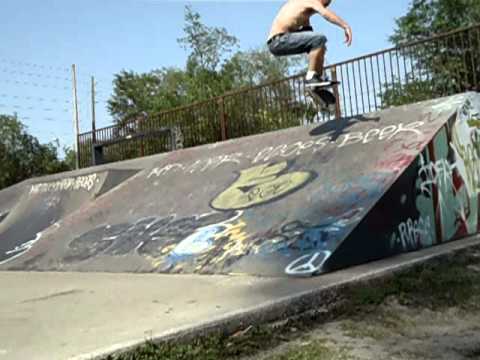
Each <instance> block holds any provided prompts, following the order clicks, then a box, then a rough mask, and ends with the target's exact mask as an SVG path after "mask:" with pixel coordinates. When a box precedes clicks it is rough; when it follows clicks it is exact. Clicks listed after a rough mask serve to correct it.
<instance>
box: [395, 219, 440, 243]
mask: <svg viewBox="0 0 480 360" xmlns="http://www.w3.org/2000/svg"><path fill="white" fill-rule="evenodd" d="M432 231H433V229H432V225H431V219H430V216H427V217H426V218H422V217H420V218H419V219H418V220H412V219H408V220H407V221H405V222H403V223H401V224H400V225H398V234H396V233H394V234H392V237H391V239H390V246H391V247H392V248H395V247H397V246H400V247H401V248H402V249H403V250H415V249H418V248H419V247H426V246H431V245H433V240H432V239H433V233H432Z"/></svg>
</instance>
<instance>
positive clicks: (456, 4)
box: [382, 0, 480, 106]
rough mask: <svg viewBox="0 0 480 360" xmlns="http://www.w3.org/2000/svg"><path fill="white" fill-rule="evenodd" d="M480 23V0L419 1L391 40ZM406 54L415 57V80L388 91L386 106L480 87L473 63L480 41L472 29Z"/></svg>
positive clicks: (415, 0)
mask: <svg viewBox="0 0 480 360" xmlns="http://www.w3.org/2000/svg"><path fill="white" fill-rule="evenodd" d="M475 24H480V1H478V0H413V1H412V3H411V4H410V7H409V9H408V11H407V13H406V14H405V15H404V16H401V17H400V18H398V19H397V20H396V28H395V29H394V32H393V35H392V36H391V37H390V41H392V42H393V43H394V44H395V45H396V46H400V45H402V44H405V43H408V42H412V41H416V40H422V39H427V38H429V37H431V36H433V35H436V34H441V33H446V32H449V31H452V30H456V29H459V28H463V27H468V26H472V25H475ZM403 55H406V56H408V57H410V58H411V59H412V61H413V70H412V72H411V73H410V74H409V75H408V76H409V79H410V81H409V83H408V84H401V83H400V81H397V83H396V84H393V86H391V87H389V88H388V90H387V91H385V92H384V94H382V99H383V103H384V105H385V106H391V105H400V104H405V103H409V102H412V101H420V100H423V99H429V98H435V97H439V96H444V95H450V94H453V93H458V92H464V91H467V90H475V89H477V90H478V89H480V87H479V84H478V81H477V82H476V81H475V79H480V68H479V67H475V66H472V65H471V64H475V63H477V62H478V59H480V43H479V41H478V38H475V36H474V37H473V40H472V35H471V34H469V33H468V32H464V33H459V34H457V35H455V36H454V37H451V38H449V39H448V40H437V41H431V42H429V43H423V44H421V45H418V46H415V47H412V48H408V49H407V50H406V53H404V54H403Z"/></svg>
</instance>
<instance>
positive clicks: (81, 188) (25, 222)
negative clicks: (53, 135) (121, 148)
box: [0, 170, 134, 264]
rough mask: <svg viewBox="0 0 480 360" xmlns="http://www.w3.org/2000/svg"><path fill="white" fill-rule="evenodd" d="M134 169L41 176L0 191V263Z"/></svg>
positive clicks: (30, 245) (113, 185)
mask: <svg viewBox="0 0 480 360" xmlns="http://www.w3.org/2000/svg"><path fill="white" fill-rule="evenodd" d="M133 173H134V172H132V171H123V170H113V171H112V172H108V171H103V172H100V173H91V174H85V175H78V176H71V177H64V178H59V179H56V180H55V178H53V179H52V178H50V179H49V178H44V179H42V180H40V181H41V182H38V180H37V181H36V182H25V183H22V184H19V185H18V186H16V187H12V188H9V189H6V190H4V191H2V192H0V200H1V204H2V205H1V206H2V208H0V264H1V263H6V262H8V261H10V260H13V259H14V258H16V257H19V256H21V255H22V254H23V253H25V252H26V251H28V250H29V249H30V248H31V247H32V246H33V245H34V244H35V243H36V242H37V241H38V240H39V239H40V238H41V236H42V233H43V231H46V230H48V229H49V228H51V227H53V228H56V227H60V226H61V219H62V218H63V217H64V216H66V215H67V214H70V213H73V212H74V211H76V210H78V209H80V208H81V207H82V205H84V204H86V203H89V202H92V201H93V200H94V199H95V198H96V197H97V196H100V195H102V194H103V193H105V192H107V191H109V190H110V189H111V188H113V187H115V186H116V185H117V184H118V183H121V182H122V181H123V180H124V179H126V178H128V177H129V176H131V175H132V174H133Z"/></svg>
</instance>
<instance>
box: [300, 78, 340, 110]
mask: <svg viewBox="0 0 480 360" xmlns="http://www.w3.org/2000/svg"><path fill="white" fill-rule="evenodd" d="M338 84H340V82H339V81H330V84H328V85H323V86H316V87H307V88H306V89H307V93H308V94H309V95H310V97H311V98H312V99H313V101H314V102H315V104H317V105H318V106H319V107H320V111H321V112H322V113H326V114H328V115H333V114H335V109H336V105H337V98H336V97H335V95H333V93H332V92H331V91H329V90H327V89H328V88H332V87H333V86H335V85H338Z"/></svg>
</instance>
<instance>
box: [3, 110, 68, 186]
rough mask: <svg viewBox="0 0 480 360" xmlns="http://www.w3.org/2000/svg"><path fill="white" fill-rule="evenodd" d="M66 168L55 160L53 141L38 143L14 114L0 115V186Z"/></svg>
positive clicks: (55, 153) (56, 158)
mask: <svg viewBox="0 0 480 360" xmlns="http://www.w3.org/2000/svg"><path fill="white" fill-rule="evenodd" d="M57 145H58V144H57ZM66 170H69V166H68V164H67V163H65V162H63V161H61V160H59V159H58V146H56V144H54V143H48V144H40V142H39V141H38V139H37V138H35V137H34V136H32V135H30V134H28V132H27V129H26V127H25V126H24V125H23V124H22V123H21V122H20V120H18V118H17V116H16V115H13V116H10V115H0V189H2V188H5V187H7V186H10V185H13V184H15V183H17V182H19V181H22V180H25V179H28V178H30V177H34V176H40V175H45V174H53V173H57V172H61V171H66Z"/></svg>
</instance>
